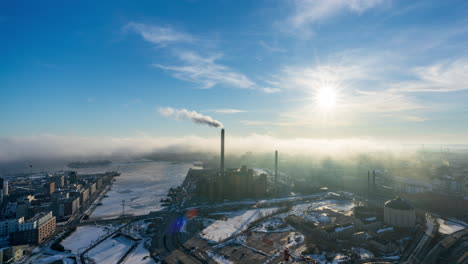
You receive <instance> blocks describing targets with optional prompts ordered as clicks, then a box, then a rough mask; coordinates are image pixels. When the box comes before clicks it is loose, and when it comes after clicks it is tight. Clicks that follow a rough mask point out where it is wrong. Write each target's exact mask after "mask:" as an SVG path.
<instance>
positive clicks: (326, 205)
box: [290, 200, 354, 222]
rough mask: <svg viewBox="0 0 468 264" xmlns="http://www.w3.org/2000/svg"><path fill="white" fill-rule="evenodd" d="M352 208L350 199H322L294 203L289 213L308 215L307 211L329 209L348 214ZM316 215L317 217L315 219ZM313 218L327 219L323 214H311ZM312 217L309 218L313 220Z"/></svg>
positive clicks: (301, 215)
mask: <svg viewBox="0 0 468 264" xmlns="http://www.w3.org/2000/svg"><path fill="white" fill-rule="evenodd" d="M353 208H354V204H353V202H352V201H350V200H345V201H336V200H324V201H315V202H309V203H303V204H298V205H295V206H293V208H292V209H291V211H290V214H292V215H297V216H299V217H308V216H309V215H310V213H309V211H311V210H317V211H319V210H322V209H330V210H332V211H335V212H338V213H342V214H350V213H351V212H352V209H353ZM317 217H318V219H316V218H317ZM313 218H314V219H315V220H317V221H319V220H323V221H328V219H326V218H325V217H324V215H321V216H313ZM320 218H322V219H320ZM314 219H311V220H314ZM319 222H320V221H319Z"/></svg>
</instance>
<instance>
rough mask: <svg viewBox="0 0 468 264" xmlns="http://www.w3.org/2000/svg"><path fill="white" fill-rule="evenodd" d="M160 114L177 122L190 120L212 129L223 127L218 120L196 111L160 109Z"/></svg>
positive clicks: (170, 108)
mask: <svg viewBox="0 0 468 264" xmlns="http://www.w3.org/2000/svg"><path fill="white" fill-rule="evenodd" d="M159 113H160V114H161V115H162V116H165V117H168V118H173V119H176V120H190V121H192V122H194V123H195V124H199V125H207V126H210V127H221V128H222V127H223V124H222V123H221V122H219V121H218V120H215V119H213V118H212V117H211V116H207V115H203V114H200V113H198V112H196V111H190V110H187V109H175V108H172V107H162V108H159Z"/></svg>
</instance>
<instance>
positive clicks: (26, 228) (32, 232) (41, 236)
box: [12, 212, 56, 245]
mask: <svg viewBox="0 0 468 264" xmlns="http://www.w3.org/2000/svg"><path fill="white" fill-rule="evenodd" d="M55 227H56V220H55V216H53V215H52V212H47V213H46V212H43V213H39V214H37V215H36V216H34V217H33V218H31V219H29V220H28V221H26V222H23V223H21V224H20V225H18V231H16V232H14V233H13V236H12V244H13V245H24V244H42V242H44V241H45V240H46V239H47V238H48V237H49V236H50V235H51V234H52V233H53V232H54V231H55Z"/></svg>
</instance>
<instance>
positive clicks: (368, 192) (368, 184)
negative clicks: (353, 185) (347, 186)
mask: <svg viewBox="0 0 468 264" xmlns="http://www.w3.org/2000/svg"><path fill="white" fill-rule="evenodd" d="M370 184H371V178H370V171H367V198H370Z"/></svg>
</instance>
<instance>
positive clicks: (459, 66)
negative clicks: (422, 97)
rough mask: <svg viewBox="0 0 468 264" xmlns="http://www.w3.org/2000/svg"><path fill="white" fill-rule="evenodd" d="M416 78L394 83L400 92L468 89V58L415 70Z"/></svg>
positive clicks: (394, 87)
mask: <svg viewBox="0 0 468 264" xmlns="http://www.w3.org/2000/svg"><path fill="white" fill-rule="evenodd" d="M412 72H413V74H414V77H415V80H412V81H406V82H400V83H397V84H395V85H393V88H392V90H393V91H398V92H454V91H461V90H468V59H466V58H464V59H458V60H455V61H444V62H439V63H436V64H434V65H430V66H427V67H417V68H415V69H414V70H413V71H412Z"/></svg>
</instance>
